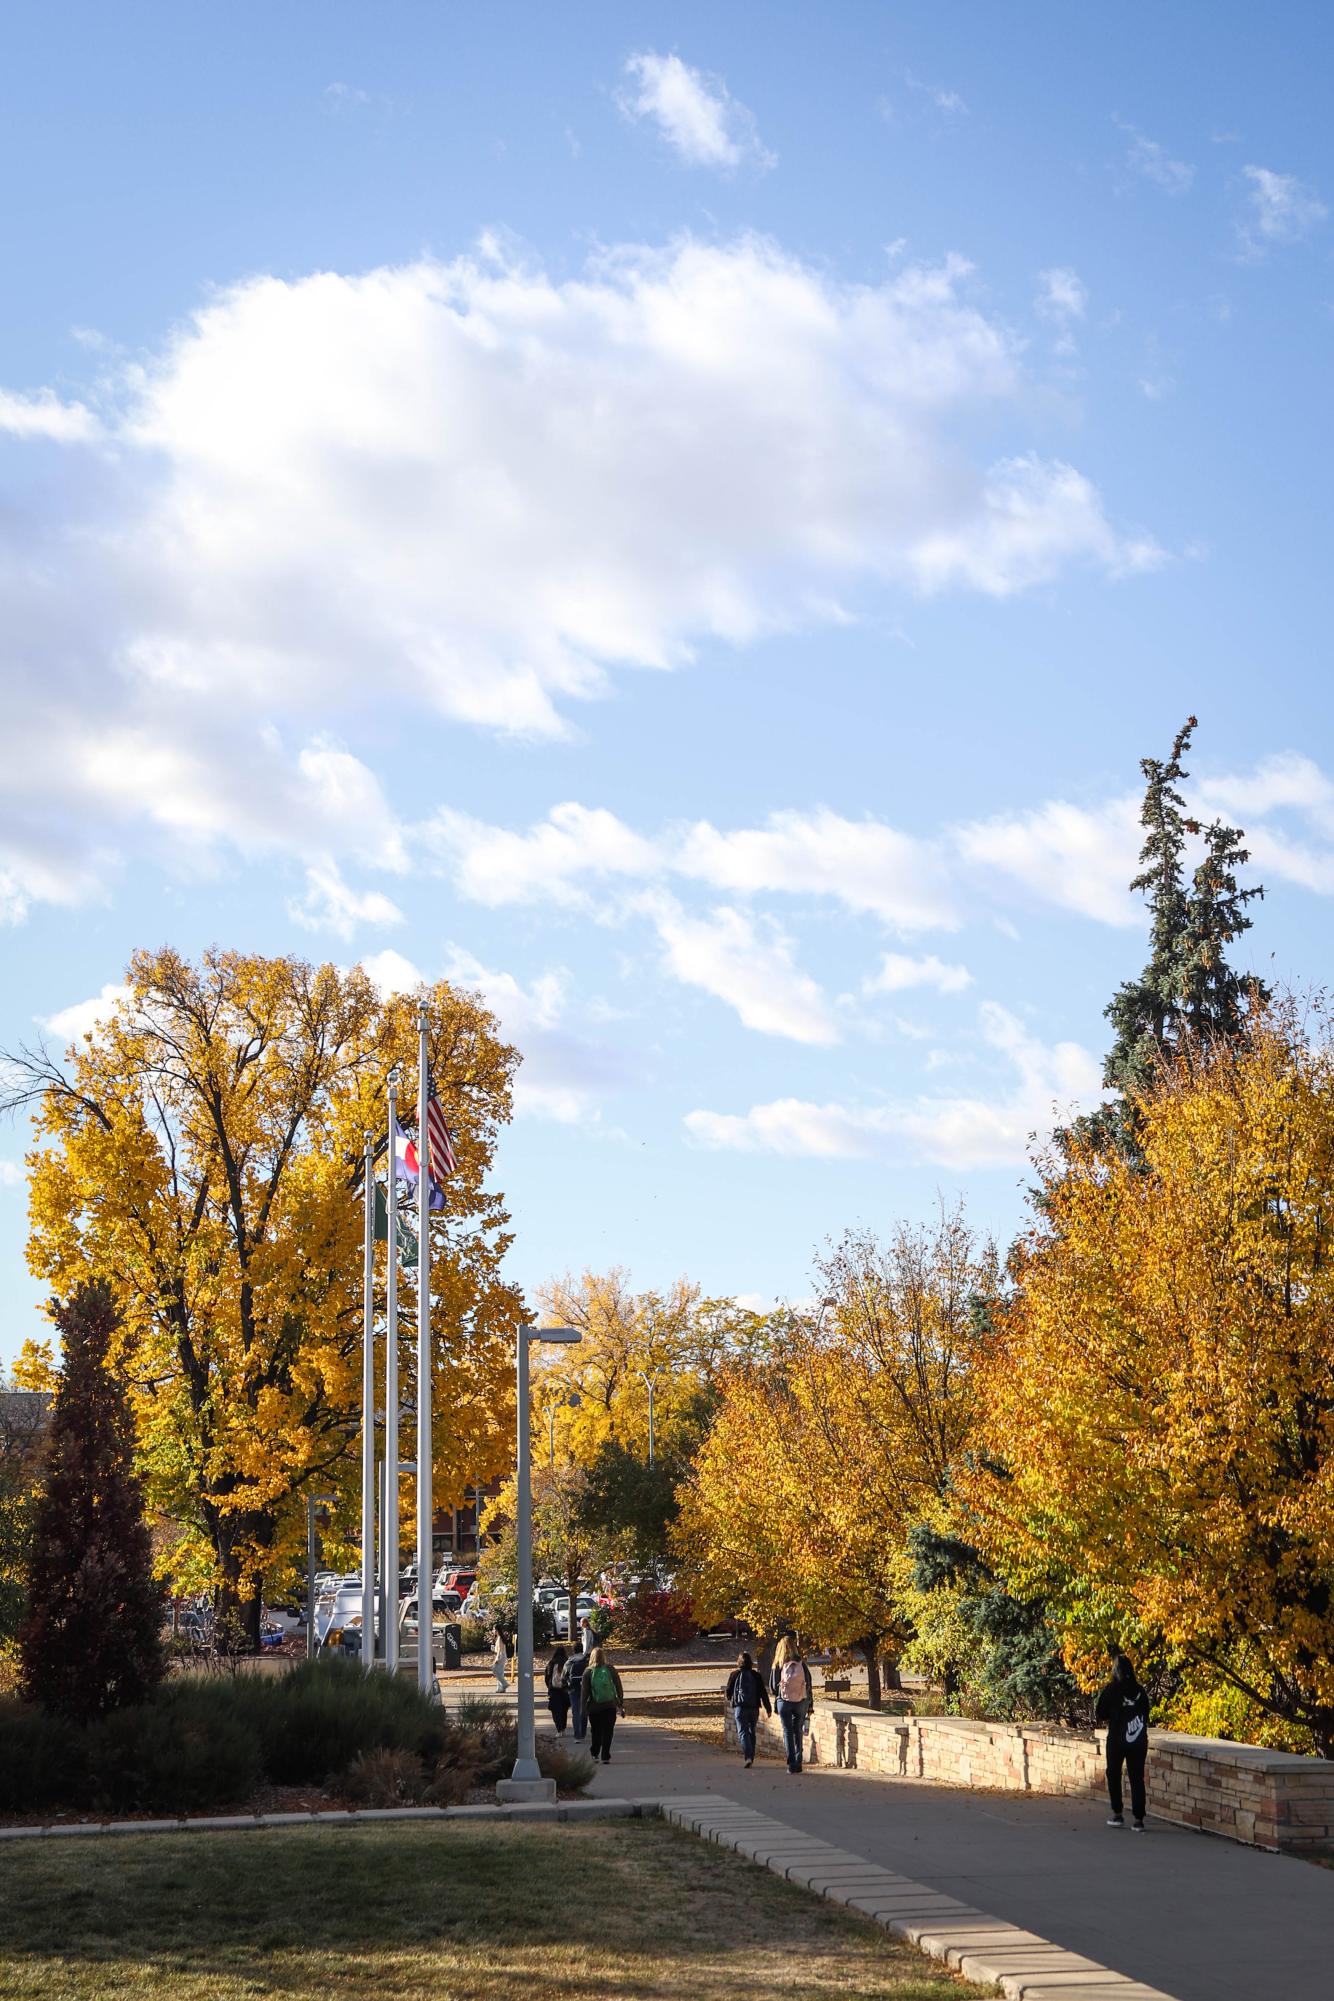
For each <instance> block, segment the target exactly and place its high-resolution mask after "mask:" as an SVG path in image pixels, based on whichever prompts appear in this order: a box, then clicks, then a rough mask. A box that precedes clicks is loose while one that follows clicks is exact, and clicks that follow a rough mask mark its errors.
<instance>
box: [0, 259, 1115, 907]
mask: <svg viewBox="0 0 1334 2001" xmlns="http://www.w3.org/2000/svg"><path fill="white" fill-rule="evenodd" d="M119 382H120V387H119V403H118V404H117V403H116V401H115V397H116V389H115V382H114V380H113V381H112V382H111V383H110V384H109V385H107V384H104V388H103V398H104V403H105V405H106V414H105V415H104V417H103V419H102V422H103V424H104V427H105V433H106V436H107V438H108V441H109V444H110V446H111V448H112V449H110V450H109V451H108V452H107V454H106V455H105V456H104V457H103V458H99V460H98V462H97V466H96V469H95V470H96V477H93V476H92V474H91V473H90V474H88V475H87V476H86V477H85V475H84V474H82V473H80V472H78V471H77V463H78V462H76V473H75V483H74V485H73V486H72V488H71V492H70V499H69V504H68V507H67V509H66V510H65V512H64V513H63V514H62V517H61V519H60V521H59V522H58V523H54V524H53V523H51V522H48V521H44V520H42V519H38V518H31V519H29V518H25V517H23V516H22V515H21V514H20V513H18V512H15V513H14V514H13V515H12V517H5V518H4V525H3V531H2V532H3V538H4V539H3V542H0V582H3V585H4V589H5V596H6V605H7V621H6V629H5V633H4V635H3V640H2V641H0V649H2V652H0V671H2V672H3V674H4V679H5V685H6V690H7V696H8V707H7V714H6V730H5V733H4V739H3V742H0V880H3V882H4V884H5V891H4V901H5V904H6V906H7V907H8V909H9V912H10V914H11V915H14V914H17V913H18V912H19V911H21V909H22V907H23V904H24V902H25V901H26V900H31V899H35V898H43V897H48V896H62V895H63V896H66V897H69V898H74V897H81V896H87V895H90V894H94V893H97V892H99V891H103V890H104V889H105V886H106V884H107V882H108V880H109V879H110V877H111V876H112V874H113V872H114V870H115V867H116V866H117V863H118V859H119V858H120V857H121V856H122V855H124V854H125V853H126V852H127V851H128V852H133V853H151V854H152V855H153V856H154V857H155V858H169V862H170V865H172V866H177V865H179V866H190V867H197V866H200V865H202V864H204V863H206V862H209V861H211V860H215V859H216V857H217V855H218V854H219V853H220V852H222V851H223V850H225V849H226V848H229V847H230V848H234V849H238V850H239V851H240V852H242V853H244V854H249V855H258V854H264V853H268V852H273V851H283V852H288V853H293V854H295V855H297V856H298V857H299V858H300V859H302V860H304V861H306V862H307V863H309V864H311V865H312V866H313V865H315V864H316V863H318V862H321V861H322V860H323V859H324V858H325V857H328V858H330V859H331V860H333V861H335V862H337V863H338V864H340V865H345V864H347V863H349V862H353V861H358V862H370V863H374V864H375V865H378V866H385V867H390V868H393V867H397V866H398V865H399V864H400V862H401V855H399V856H397V857H396V855H395V852H394V846H395V841H396V839H397V835H396V831H395V829H394V827H393V821H392V816H391V815H390V814H389V813H388V812H387V810H386V807H385V802H384V800H383V798H382V797H381V796H380V792H379V786H378V783H377V781H376V778H375V776H374V774H373V773H372V772H371V771H370V770H369V769H368V768H367V766H366V765H365V764H364V763H362V762H361V761H360V760H359V759H358V758H356V757H355V756H353V755H352V754H351V753H349V752H347V751H345V750H340V749H339V748H338V747H337V746H336V745H335V744H333V743H332V742H330V741H328V740H326V738H325V737H324V736H322V735H320V734H318V733H319V732H323V731H326V730H327V729H328V728H329V727H330V721H331V719H337V725H338V728H339V730H340V732H342V733H344V734H345V735H346V736H347V737H348V738H349V740H353V739H352V732H353V731H354V730H357V731H358V733H359V732H360V725H361V723H362V721H363V720H364V718H365V716H366V713H367V711H368V710H369V709H370V707H371V706H372V704H373V705H374V707H375V710H376V712H377V715H378V716H380V717H384V716H387V715H389V716H394V717H395V718H403V717H405V716H410V715H411V714H412V713H413V712H414V711H418V710H425V711H427V712H432V713H435V714H436V715H440V716H444V717H447V718H450V719H453V720H456V721H462V722H467V723H471V724H475V725H480V726H483V727H486V728H491V729H499V730H503V731H507V732H510V733H513V734H517V735H521V736H522V735H529V736H534V735H537V736H540V735H547V736H550V735H555V734H559V733H560V732H562V731H563V730H565V729H566V728H567V721H566V710H567V709H568V707H569V705H570V704H572V703H574V702H577V701H581V700H586V699H589V698H591V697H594V696H597V695H599V694H601V693H603V692H604V691H605V689H606V687H607V684H608V678H609V675H610V673H611V671H612V670H613V669H621V668H634V667H638V668H641V669H643V668H648V669H665V668H670V667H672V666H675V665H677V664H679V663H681V662H683V661H686V660H688V659H690V658H691V657H692V654H693V652H694V649H695V648H696V647H697V646H698V645H700V644H701V643H703V642H708V641H719V640H721V641H723V642H726V643H729V644H734V645H742V644H746V643H748V642H751V641H753V640H755V639H757V638H758V637H760V636H761V635H763V634H766V633H772V632H777V631H786V630H791V629H793V628H795V627H799V626H809V625H812V624H820V623H828V622H830V621H837V620H846V619H847V618H848V616H849V615H850V613H849V609H848V604H847V602H846V600H847V598H848V596H849V594H850V593H855V592H857V591H859V590H862V589H865V588H867V587H872V588H875V587H881V586H889V587H891V588H906V589H912V590H917V591H937V590H940V589H942V588H944V587H946V586H957V587H959V588H963V589H969V590H978V591H982V592H985V593H989V594H993V595H998V596H1004V595H1008V594H1009V593H1011V592H1014V591H1017V590H1022V589H1024V588H1025V587H1027V586H1030V585H1034V584H1042V583H1046V582H1047V581H1049V580H1050V579H1051V578H1052V577H1054V576H1055V575H1056V574H1057V573H1058V572H1059V571H1060V570H1062V569H1063V568H1064V567H1066V566H1067V565H1070V564H1073V563H1087V562H1092V563H1094V564H1096V565H1098V566H1100V567H1102V568H1103V569H1104V570H1105V571H1107V572H1108V573H1111V574H1122V573H1124V572H1126V571H1127V570H1131V569H1134V568H1136V567H1142V566H1143V565H1144V564H1145V563H1146V562H1148V561H1150V560H1152V559H1153V552H1152V550H1151V548H1150V546H1149V545H1148V544H1146V543H1144V542H1143V541H1127V540H1126V539H1125V538H1124V537H1123V536H1122V535H1120V533H1119V532H1118V531H1117V530H1116V529H1114V528H1113V527H1112V526H1111V524H1110V523H1109V522H1108V520H1107V517H1106V514H1105V512H1104V509H1103V506H1102V502H1101V500H1100V498H1099V496H1098V494H1097V492H1096V491H1095V489H1094V488H1093V487H1092V485H1091V484H1090V483H1089V482H1088V480H1087V479H1085V478H1084V477H1083V476H1082V475H1081V474H1079V473H1078V472H1077V471H1075V470H1074V469H1073V468H1071V467H1068V466H1062V465H1059V464H1049V463H1047V462H1045V461H1042V460H1039V459H1037V458H1034V457H1031V456H1030V457H1020V458H1012V459H1008V460H1004V461H1002V462H1001V463H1000V464H999V465H996V466H990V467H989V466H988V465H987V463H986V462H985V460H984V458H982V457H981V456H980V455H979V454H978V453H977V452H976V451H970V449H969V445H968V439H969V436H970V433H972V432H975V426H976V420H977V419H978V418H979V417H981V416H985V417H986V428H987V430H988V431H989V432H990V433H992V434H994V430H995V426H996V423H997V413H998V412H999V413H1006V414H1011V413H1013V415H1014V416H1015V417H1016V418H1019V417H1020V415H1021V413H1022V410H1023V407H1024V406H1023V385H1022V376H1021V368H1020V351H1019V347H1018V345H1017V343H1016V342H1015V341H1014V340H1013V339H1012V337H1011V336H1010V334H1009V333H1008V332H1007V330H1006V329H1005V328H1004V327H1003V326H1002V325H1000V324H999V323H998V322H996V321H995V320H993V319H990V318H988V317H987V315H986V314H985V313H983V312H982V311H981V310H980V309H979V308H978V307H977V306H976V305H975V304H973V303H972V301H971V298H970V295H969V276H968V268H967V266H966V265H965V264H964V263H962V262H961V261H960V260H957V259H948V260H946V261H945V262H944V263H942V264H940V265H938V266H934V267H907V268H902V267H896V269H895V271H894V272H893V274H892V275H891V276H889V277H887V278H886V279H885V280H883V281H882V282H881V283H879V284H875V285H847V284H840V283H839V282H838V281H837V280H835V279H834V278H833V277H831V276H830V274H829V273H828V272H827V271H826V270H823V269H820V268H817V267H815V266H813V265H810V264H806V263H803V262H802V261H801V260H800V259H798V258H795V257H792V256H789V255H787V254H786V253H784V252H783V251H782V250H781V249H780V248H779V247H778V246H776V245H775V244H773V243H771V242H767V241H764V240H761V239H757V238H752V237H746V238H741V239H738V240H736V241H733V242H730V243H724V244H705V243H699V242H696V241H694V240H692V239H690V238H688V237H683V238H680V239H678V240H677V241H675V242H673V243H672V244H670V245H668V246H667V247H665V248H661V249H646V248H643V247H641V246H621V247H620V248H616V249H612V250H609V251H607V252H605V253H602V254H601V255H600V256H599V257H598V258H597V260H596V261H595V262H593V263H592V264H591V266H590V268H589V269H588V270H587V271H586V272H585V273H584V274H582V275H581V276H578V277H574V278H570V279H567V280H564V281H557V280H555V279H554V278H552V277H550V276H548V275H547V274H546V273H545V272H544V271H543V270H542V269H540V268H539V267H538V266H536V265H534V264H533V263H531V262H529V261H526V260H525V259H524V258H523V257H522V256H521V255H519V254H517V253H515V252H513V251H511V250H507V249H505V248H502V247H501V246H500V245H499V244H498V243H497V242H496V241H494V240H487V241H485V242H483V244H482V245H481V246H480V247H479V249H478V251H477V253H476V254H475V255H473V256H469V257H462V258H458V259H456V260H454V261H453V262H449V263H444V262H439V261H436V260H432V259H423V260H421V261H419V262H417V263H415V264H412V265H408V266H403V267H397V268H383V269H378V270H373V271H370V272H367V273H364V274H362V275H360V276H355V277H345V276H341V275H339V274H337V273H333V272H321V273H317V274H314V275H312V276H309V277H306V278H298V279H293V280H283V279H278V278H272V277H258V278H254V279H251V280H247V281H245V282H244V283H241V284H238V285H236V286H233V287H232V288H230V289H228V290H224V291H221V292H219V293H218V294H216V296H214V297H213V298H212V299H211V300H210V302H209V303H208V304H207V305H205V306H204V307H202V308H201V309H200V310H199V311H198V312H197V313H195V314H194V316H193V317H192V318H190V319H188V320H187V321H186V322H184V323H183V324H182V325H181V326H180V327H179V329H178V330H177V331H176V332H175V333H174V334H173V335H172V336H171V337H170V338H169V339H168V340H167V341H166V342H165V343H164V345H163V346H162V347H161V349H160V351H159V352H158V353H157V354H156V355H155V356H151V357H150V358H149V359H148V360H147V361H146V362H145V363H143V364H142V365H138V366H136V367H134V368H131V369H126V370H124V372H123V373H122V375H121V377H120V378H119ZM30 400H31V399H30ZM19 402H20V403H22V402H23V399H19ZM6 407H8V408H13V407H15V405H14V399H12V398H11V399H10V402H9V404H7V405H6ZM23 407H24V408H25V409H27V408H29V404H23ZM42 407H43V408H45V407H46V406H42ZM61 407H63V408H64V409H66V410H67V411H68V410H70V409H73V408H75V406H73V405H65V406H61ZM24 421H25V422H28V421H30V420H29V419H27V418H25V420H24ZM49 421H50V422H59V423H65V424H68V423H69V422H70V421H73V422H74V423H75V425H76V427H77V424H78V423H79V422H80V421H81V420H78V419H77V418H76V419H74V420H70V419H69V418H68V417H66V418H55V417H49ZM16 448H18V449H21V448H22V447H21V446H17V447H16ZM79 481H84V483H83V484H79ZM683 524H685V526H684V527H683ZM356 740H359V735H358V738H357V739H356ZM447 831H448V830H446V834H447Z"/></svg>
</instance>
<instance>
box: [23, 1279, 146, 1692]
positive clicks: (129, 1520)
mask: <svg viewBox="0 0 1334 2001" xmlns="http://www.w3.org/2000/svg"><path fill="white" fill-rule="evenodd" d="M55 1318H56V1324H57V1326H58V1327H59V1329H60V1332H61V1336H62V1339H63V1342H64V1350H65V1358H64V1367H63V1370H62V1373H61V1377H60V1382H59V1385H58V1387H57V1390H56V1396H55V1403H54V1405H53V1407H52V1411H51V1421H50V1429H49V1431H48V1435H47V1454H46V1477H45V1485H44V1488H43V1492H42V1495H41V1499H40V1500H39V1502H38V1504H37V1516H36V1522H35V1524H34V1531H33V1547H32V1557H31V1563H30V1569H29V1575H28V1589H29V1610H28V1616H27V1619H26V1620H25V1622H24V1625H23V1628H22V1631H21V1633H20V1636H19V1649H20V1659H21V1663H22V1674H23V1687H24V1692H25V1693H26V1694H27V1695H28V1696H29V1697H31V1698H32V1699H33V1700H35V1701H37V1702H39V1703H41V1705H42V1707H43V1708H44V1709H49V1710H54V1711H57V1712H58V1713H60V1714H62V1715H65V1716H70V1717H74V1718H76V1719H79V1720H83V1719H86V1718H88V1717H91V1716H98V1715H101V1714H102V1713H103V1712H104V1711H106V1710H108V1709H116V1708H119V1707H120V1706H121V1705H122V1704H125V1703H131V1702H139V1701H142V1700H143V1698H144V1697H145V1696H146V1695H148V1694H150V1693H151V1691H152V1690H153V1689H154V1688H155V1687H156V1685H157V1683H158V1682H159V1681H160V1680H161V1679H162V1675H163V1673H164V1671H165V1661H164V1658H163V1651H162V1637H161V1633H162V1610H163V1590H162V1586H161V1585H160V1584H158V1583H156V1582H155V1580H154V1578H153V1570H152V1549H151V1545H150V1541H149V1533H148V1525H147V1523H146V1522H145V1521H144V1511H143V1498H142V1495H141V1493H140V1489H139V1482H138V1480H137V1479H136V1478H135V1474H134V1470H133V1453H134V1426H133V1421H132V1419H131V1416H130V1408H129V1404H128V1402H127V1401H126V1398H125V1394H124V1392H123V1390H122V1389H121V1387H120V1385H119V1384H118V1383H117V1382H116V1380H115V1378H114V1377H113V1375H112V1374H111V1372H110V1370H109V1368H108V1366H107V1351H108V1348H109V1346H110V1343H111V1339H112V1336H113V1335H114V1333H115V1331H116V1327H117V1324H118V1322H117V1315H116V1309H115V1306H114V1304H113V1302H112V1297H111V1290H110V1287H109V1286H107V1285H106V1284H105V1283H103V1282H102V1281H94V1282H93V1283H90V1284H86V1285H82V1286H80V1287H79V1289H78V1290H77V1291H76V1292H75V1293H74V1294H73V1296H72V1297H71V1298H70V1299H69V1300H67V1301H66V1302H65V1303H64V1304H63V1305H61V1306H58V1307H57V1309H56V1315H55Z"/></svg>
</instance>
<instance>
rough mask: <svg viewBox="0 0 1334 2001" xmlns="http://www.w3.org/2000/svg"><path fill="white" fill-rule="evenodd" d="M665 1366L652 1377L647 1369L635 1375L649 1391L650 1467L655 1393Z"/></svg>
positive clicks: (649, 1461) (651, 1462) (638, 1371)
mask: <svg viewBox="0 0 1334 2001" xmlns="http://www.w3.org/2000/svg"><path fill="white" fill-rule="evenodd" d="M665 1366H666V1365H665V1364H664V1365H663V1367H662V1368H657V1369H655V1370H654V1371H653V1374H652V1375H651V1376H650V1375H649V1374H648V1372H647V1370H645V1369H636V1370H635V1374H636V1375H637V1376H638V1377H639V1380H640V1382H641V1383H643V1384H644V1385H645V1387H646V1388H647V1390H648V1463H649V1465H650V1466H651V1465H652V1464H653V1393H654V1391H655V1390H656V1389H657V1387H658V1377H659V1376H660V1375H662V1373H663V1368H665Z"/></svg>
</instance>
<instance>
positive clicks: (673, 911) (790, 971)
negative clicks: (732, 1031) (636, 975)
mask: <svg viewBox="0 0 1334 2001" xmlns="http://www.w3.org/2000/svg"><path fill="white" fill-rule="evenodd" d="M639 907H640V908H641V909H643V911H644V912H645V914H646V915H647V916H649V917H650V918H651V919H652V921H653V924H654V927H655V929H656V931H657V933H658V937H659V939H660V940H661V942H662V946H663V951H664V962H665V964H666V967H667V970H668V971H669V972H670V973H671V975H672V977H673V978H674V979H678V980H680V981H682V982H683V983H684V984H685V985H686V986H692V987H700V988H702V989H703V991H704V992H705V993H708V994H713V995H714V996H715V997H716V998H717V999H718V1000H721V1001H725V1002H726V1003H727V1005H728V1006H729V1007H733V1008H735V1009H736V1012H737V1014H738V1016H739V1017H740V1019H741V1022H742V1024H743V1026H745V1027H746V1028H752V1029H755V1030H757V1031H758V1033H759V1034H761V1035H780V1036H785V1037H787V1038H788V1039H789V1040H790V1041H793V1042H811V1043H830V1042H836V1041H837V1040H838V1033H839V1032H838V1026H837V1024H836V1023H835V1021H834V1018H833V1016H832V1014H831V1013H830V1011H829V1006H828V1003H827V1002H826V1000H825V997H824V995H823V994H822V993H821V991H820V989H819V987H818V986H817V985H816V983H815V981H814V980H812V979H811V978H810V977H809V976H808V975H807V974H805V973H803V972H801V971H800V970H799V968H798V967H797V966H796V965H795V963H794V961H793V956H792V943H791V940H790V939H788V938H786V937H785V936H784V935H783V934H782V932H780V931H778V930H777V929H776V928H774V927H773V926H770V925H761V924H757V923H756V922H755V921H754V920H753V919H752V918H750V917H749V916H747V915H746V913H745V912H744V911H740V910H735V909H732V908H731V907H729V906H728V905H726V904H724V905H722V906H721V907H720V908H718V909H716V910H714V911H713V912H711V914H710V915H709V916H708V917H691V916H688V915H687V914H686V912H685V911H683V910H682V909H681V906H680V905H679V904H678V903H677V902H676V901H675V899H674V898H672V897H668V896H662V895H655V896H650V897H645V898H643V899H641V902H640V906H639Z"/></svg>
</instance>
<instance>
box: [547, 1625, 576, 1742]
mask: <svg viewBox="0 0 1334 2001" xmlns="http://www.w3.org/2000/svg"><path fill="white" fill-rule="evenodd" d="M565 1668H566V1657H565V1649H564V1647H557V1648H555V1650H554V1651H553V1653H552V1656H551V1659H550V1660H549V1661H548V1662H547V1664H546V1667H545V1668H544V1669H543V1670H542V1679H543V1681H544V1682H545V1683H546V1685H547V1708H548V1709H549V1710H550V1711H551V1720H552V1722H553V1723H554V1724H555V1726H556V1735H557V1736H558V1737H563V1736H564V1735H565V1726H566V1724H567V1723H568V1722H569V1720H570V1691H569V1688H568V1686H567V1685H566V1680H565Z"/></svg>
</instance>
